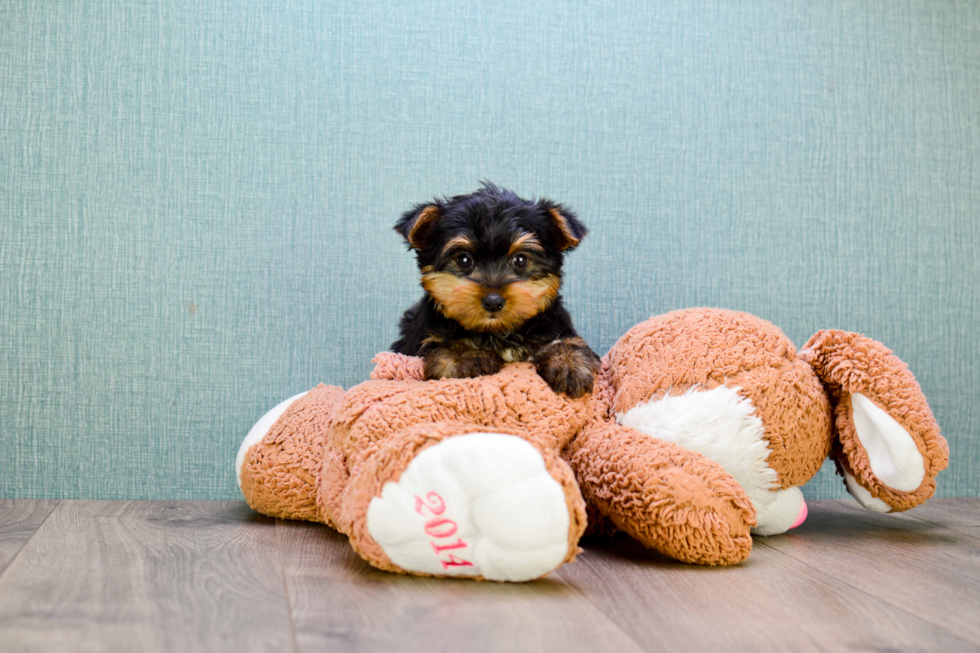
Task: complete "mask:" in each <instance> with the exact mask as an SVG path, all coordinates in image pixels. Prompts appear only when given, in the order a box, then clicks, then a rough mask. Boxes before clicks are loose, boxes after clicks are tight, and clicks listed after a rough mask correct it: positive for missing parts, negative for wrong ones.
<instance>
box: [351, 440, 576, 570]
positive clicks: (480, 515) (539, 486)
mask: <svg viewBox="0 0 980 653" xmlns="http://www.w3.org/2000/svg"><path fill="white" fill-rule="evenodd" d="M450 428H451V429H455V430H458V429H459V427H450ZM473 429H474V427H470V430H471V432H469V433H452V431H451V430H450V431H449V432H447V433H443V434H439V435H441V436H442V437H439V435H437V436H436V438H435V439H437V440H438V441H436V442H435V443H434V444H432V445H431V446H428V447H426V448H423V449H421V451H418V452H417V453H415V455H414V456H412V457H411V460H410V461H409V462H408V464H407V466H406V467H405V468H404V469H403V471H401V472H400V474H397V473H391V472H393V471H394V470H395V469H396V468H397V467H398V465H397V463H396V464H395V465H391V466H389V465H386V464H384V462H382V464H381V465H379V466H378V467H377V468H375V469H371V468H372V467H374V465H372V464H370V463H369V464H367V465H366V466H365V467H364V468H363V469H361V470H359V474H358V477H359V478H362V477H363V476H364V475H367V477H368V478H370V477H371V476H373V475H374V474H375V473H379V474H380V476H381V477H382V478H384V477H388V478H387V479H386V481H385V482H383V485H381V487H380V488H377V486H376V485H375V483H376V481H373V480H372V482H369V483H368V486H371V485H375V487H376V490H375V493H374V496H373V497H372V498H371V499H370V503H369V504H368V505H367V510H366V514H365V515H364V517H363V520H360V523H359V524H358V523H353V524H352V529H351V530H352V532H351V533H349V534H350V535H351V541H352V544H353V545H354V547H355V549H357V550H358V552H359V553H361V555H362V556H364V557H365V558H366V559H367V560H368V562H370V563H372V564H373V565H375V566H377V567H380V568H382V569H388V570H391V571H405V572H409V573H414V574H424V575H433V576H467V577H476V578H483V579H487V580H497V581H527V580H532V579H535V578H539V577H541V576H544V575H545V574H547V573H548V572H550V571H552V570H554V569H556V568H557V567H559V566H560V565H561V564H562V563H563V562H565V561H566V560H570V559H571V558H572V557H573V556H574V555H575V554H576V553H577V552H578V546H577V543H578V538H579V537H580V536H581V533H582V531H583V530H584V525H585V524H584V521H585V520H584V517H585V514H584V502H583V501H582V498H581V495H580V494H579V491H578V487H577V485H576V484H575V482H574V478H573V476H572V473H571V470H570V469H569V468H568V467H567V465H566V464H565V463H564V461H562V460H561V459H560V458H559V457H558V456H557V454H553V453H552V452H549V451H542V450H539V449H537V448H536V447H534V446H533V445H531V444H530V443H529V442H527V441H526V440H524V439H522V438H521V437H517V436H515V435H508V434H503V433H497V432H493V431H490V430H487V431H473ZM425 431H426V429H416V430H415V432H414V433H412V434H410V435H409V437H408V442H403V443H402V444H401V445H400V446H399V448H400V450H401V451H399V452H397V453H396V455H395V456H391V455H390V452H382V453H381V454H379V455H378V456H376V458H381V459H385V458H387V459H388V460H393V458H398V457H401V455H399V454H402V453H403V452H404V451H405V445H406V444H407V445H408V448H409V449H413V448H414V447H415V445H417V444H418V443H419V442H420V438H427V437H431V435H432V434H431V433H429V434H427V433H425ZM386 468H387V469H386ZM377 478H378V477H376V476H375V479H377ZM356 483H357V481H356V480H355V484H356ZM364 489H367V488H366V487H364V486H362V487H361V488H360V489H355V490H354V491H352V492H351V495H350V496H349V497H348V500H349V501H350V500H353V502H354V503H355V504H356V503H359V502H360V501H359V497H360V500H363V490H364ZM377 489H380V492H377ZM362 505H363V504H362ZM355 510H356V507H355Z"/></svg>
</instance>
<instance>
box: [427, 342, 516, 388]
mask: <svg viewBox="0 0 980 653" xmlns="http://www.w3.org/2000/svg"><path fill="white" fill-rule="evenodd" d="M503 366H504V359H502V358H501V357H500V355H499V354H497V353H496V352H494V351H488V350H486V349H473V348H470V347H466V348H464V347H452V348H446V349H443V348H439V349H433V350H431V351H429V352H426V353H425V379H426V380H429V379H465V378H472V377H476V376H485V375H488V374H496V373H497V372H499V371H500V368H501V367H503Z"/></svg>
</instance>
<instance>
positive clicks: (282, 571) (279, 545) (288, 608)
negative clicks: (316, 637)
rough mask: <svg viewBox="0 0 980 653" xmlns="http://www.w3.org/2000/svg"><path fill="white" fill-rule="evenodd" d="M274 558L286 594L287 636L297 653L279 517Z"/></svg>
mask: <svg viewBox="0 0 980 653" xmlns="http://www.w3.org/2000/svg"><path fill="white" fill-rule="evenodd" d="M276 559H277V560H278V561H279V577H280V578H281V579H282V591H283V593H284V594H285V596H286V613H287V614H288V615H289V636H290V640H291V641H292V643H293V651H295V653H299V636H298V635H297V634H296V622H295V621H294V620H293V601H292V599H291V598H289V583H288V582H286V562H285V560H283V558H282V520H281V519H276Z"/></svg>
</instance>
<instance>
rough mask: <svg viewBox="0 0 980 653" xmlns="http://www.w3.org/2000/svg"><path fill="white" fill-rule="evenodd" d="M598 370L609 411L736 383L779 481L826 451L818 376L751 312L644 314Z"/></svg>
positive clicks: (826, 417)
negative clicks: (761, 430)
mask: <svg viewBox="0 0 980 653" xmlns="http://www.w3.org/2000/svg"><path fill="white" fill-rule="evenodd" d="M604 370H608V373H609V385H610V387H611V388H612V393H613V397H612V411H613V412H614V413H623V412H625V411H627V410H629V409H630V408H632V407H634V406H636V405H638V404H640V403H643V402H646V401H649V400H651V399H653V398H655V397H658V396H661V397H662V396H664V395H680V394H683V393H685V392H687V391H689V390H691V389H692V388H697V389H699V390H710V389H712V388H715V387H718V386H719V385H725V386H728V387H732V388H736V389H737V390H738V392H739V394H740V395H742V396H743V397H745V398H747V399H749V400H750V401H751V402H752V405H753V406H754V407H755V413H756V415H758V417H759V418H760V419H761V420H762V422H763V423H764V424H765V429H766V439H767V440H768V444H769V448H770V450H771V453H770V455H769V458H768V464H769V466H770V467H771V468H772V469H774V470H775V471H776V473H777V474H778V477H779V484H780V486H781V487H784V488H785V487H790V486H798V485H802V484H803V483H805V482H806V481H808V480H809V479H811V478H812V477H813V476H814V475H815V474H816V473H817V472H818V471H819V470H820V466H821V465H822V464H823V461H824V459H826V457H827V454H828V453H830V437H829V433H830V424H831V406H830V400H829V398H828V396H827V393H826V391H825V390H824V388H823V386H822V384H821V383H820V379H819V378H817V375H816V374H814V372H813V370H812V369H811V368H810V366H809V365H807V364H806V363H805V362H804V361H803V360H801V359H800V358H798V357H797V355H796V348H795V347H794V346H793V343H792V342H791V341H790V340H789V338H787V337H786V335H785V334H783V332H782V331H780V330H779V328H777V327H776V326H775V325H773V324H772V323H770V322H767V321H766V320H763V319H761V318H758V317H755V316H753V315H748V314H746V313H739V312H736V311H726V310H721V309H688V310H682V311H674V312H671V313H666V314H664V315H659V316H657V317H653V318H650V319H649V320H647V321H645V322H642V323H641V324H639V325H637V326H636V327H633V328H632V329H630V331H629V332H627V333H626V335H624V336H623V337H622V338H621V339H620V340H619V342H617V343H616V344H615V345H614V346H613V348H612V349H611V350H610V351H609V354H608V365H606V366H605V367H604Z"/></svg>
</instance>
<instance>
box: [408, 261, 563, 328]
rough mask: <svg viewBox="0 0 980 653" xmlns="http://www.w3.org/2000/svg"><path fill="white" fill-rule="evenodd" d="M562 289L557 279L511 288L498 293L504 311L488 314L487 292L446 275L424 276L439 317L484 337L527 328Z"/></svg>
mask: <svg viewBox="0 0 980 653" xmlns="http://www.w3.org/2000/svg"><path fill="white" fill-rule="evenodd" d="M560 285H561V281H560V280H559V279H558V277H556V276H554V275H548V276H546V277H543V278H541V279H528V280H527V281H517V282H515V283H512V284H509V285H507V286H505V287H504V288H502V289H500V290H499V291H498V292H499V293H500V294H501V295H503V297H504V300H505V301H504V308H503V309H502V310H500V311H498V312H496V313H489V312H488V311H487V310H486V309H484V308H483V304H482V303H481V302H482V301H483V297H484V296H485V295H486V294H487V293H488V292H489V290H488V289H486V288H483V287H482V286H480V285H479V284H476V283H474V282H472V281H470V280H468V279H461V278H459V277H457V276H455V275H452V274H449V273H447V272H432V273H430V274H423V275H422V287H423V288H425V290H426V291H427V292H428V293H429V295H431V296H432V298H433V299H434V300H435V301H436V307H437V308H438V309H439V312H440V313H442V314H443V315H445V316H446V317H448V318H449V319H451V320H456V321H457V322H459V323H460V324H462V325H463V326H464V327H466V328H467V329H469V330H471V331H481V332H485V333H486V332H494V333H506V332H508V331H513V330H514V329H516V328H517V327H519V326H520V325H522V324H524V322H526V321H527V320H528V319H530V318H532V317H534V316H535V315H537V314H538V313H540V312H541V311H543V310H545V309H547V308H548V307H549V306H551V303H552V302H553V301H555V297H557V296H558V288H559V286H560Z"/></svg>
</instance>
